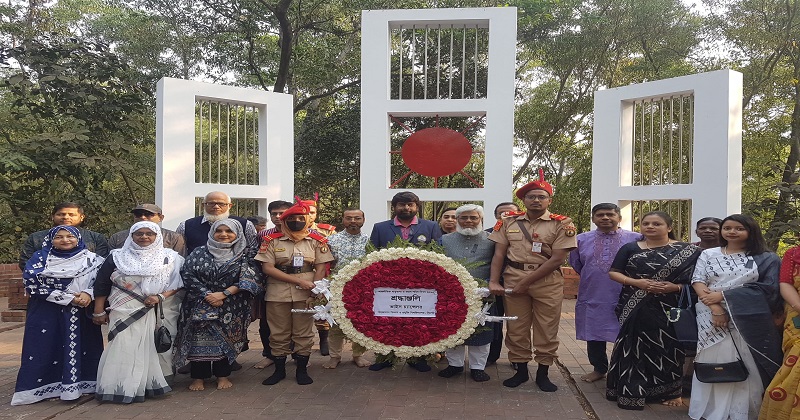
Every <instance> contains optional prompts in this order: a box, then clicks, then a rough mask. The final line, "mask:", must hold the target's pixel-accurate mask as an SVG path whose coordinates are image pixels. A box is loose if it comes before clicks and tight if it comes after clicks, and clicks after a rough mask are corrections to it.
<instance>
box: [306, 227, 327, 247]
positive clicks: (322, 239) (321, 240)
mask: <svg viewBox="0 0 800 420" xmlns="http://www.w3.org/2000/svg"><path fill="white" fill-rule="evenodd" d="M308 237H309V238H311V239H313V240H315V241H317V242H319V243H321V244H327V243H328V238H326V237H325V235H323V234H321V233H319V232H317V231H313V230H312V231H311V232H309V233H308Z"/></svg>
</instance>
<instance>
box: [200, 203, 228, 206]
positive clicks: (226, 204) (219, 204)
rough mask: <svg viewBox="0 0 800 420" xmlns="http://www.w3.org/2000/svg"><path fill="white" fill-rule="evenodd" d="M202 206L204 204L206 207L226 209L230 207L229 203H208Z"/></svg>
mask: <svg viewBox="0 0 800 420" xmlns="http://www.w3.org/2000/svg"><path fill="white" fill-rule="evenodd" d="M203 204H205V205H206V206H208V207H227V206H230V205H231V203H215V202H208V203H203Z"/></svg>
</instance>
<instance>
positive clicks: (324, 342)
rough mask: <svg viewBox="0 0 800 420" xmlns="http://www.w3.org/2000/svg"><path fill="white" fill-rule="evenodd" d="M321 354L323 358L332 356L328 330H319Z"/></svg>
mask: <svg viewBox="0 0 800 420" xmlns="http://www.w3.org/2000/svg"><path fill="white" fill-rule="evenodd" d="M318 332H319V354H321V355H323V356H328V355H330V354H331V353H330V350H329V349H328V330H319V331H318Z"/></svg>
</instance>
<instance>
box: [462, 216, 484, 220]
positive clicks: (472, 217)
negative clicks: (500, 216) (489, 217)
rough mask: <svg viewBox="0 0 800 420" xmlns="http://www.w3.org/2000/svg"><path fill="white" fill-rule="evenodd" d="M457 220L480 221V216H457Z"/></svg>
mask: <svg viewBox="0 0 800 420" xmlns="http://www.w3.org/2000/svg"><path fill="white" fill-rule="evenodd" d="M458 220H481V217H480V216H458Z"/></svg>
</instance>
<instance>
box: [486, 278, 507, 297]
mask: <svg viewBox="0 0 800 420" xmlns="http://www.w3.org/2000/svg"><path fill="white" fill-rule="evenodd" d="M489 293H491V294H493V295H496V296H503V295H504V294H506V289H505V287H503V286H502V285H501V284H500V283H495V282H493V281H490V282H489Z"/></svg>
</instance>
